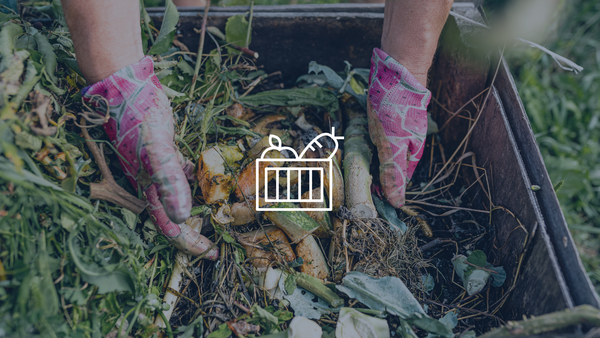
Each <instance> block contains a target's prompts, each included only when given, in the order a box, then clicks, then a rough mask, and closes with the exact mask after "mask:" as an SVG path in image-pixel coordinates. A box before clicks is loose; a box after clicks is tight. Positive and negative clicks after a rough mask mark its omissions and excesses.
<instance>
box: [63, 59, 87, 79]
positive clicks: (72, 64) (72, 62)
mask: <svg viewBox="0 0 600 338" xmlns="http://www.w3.org/2000/svg"><path fill="white" fill-rule="evenodd" d="M58 61H59V62H62V63H64V64H66V65H67V67H69V68H71V70H72V71H74V72H75V73H77V75H79V76H81V77H83V73H82V72H81V70H80V69H79V64H77V60H75V59H73V58H59V59H58Z"/></svg>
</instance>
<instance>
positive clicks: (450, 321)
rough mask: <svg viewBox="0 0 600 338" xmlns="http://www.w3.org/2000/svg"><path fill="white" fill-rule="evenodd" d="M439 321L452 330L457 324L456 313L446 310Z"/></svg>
mask: <svg viewBox="0 0 600 338" xmlns="http://www.w3.org/2000/svg"><path fill="white" fill-rule="evenodd" d="M440 323H442V324H444V325H445V326H446V327H447V328H448V329H449V330H453V329H454V328H455V327H456V325H458V314H457V313H455V312H448V313H446V315H445V316H444V317H442V318H440Z"/></svg>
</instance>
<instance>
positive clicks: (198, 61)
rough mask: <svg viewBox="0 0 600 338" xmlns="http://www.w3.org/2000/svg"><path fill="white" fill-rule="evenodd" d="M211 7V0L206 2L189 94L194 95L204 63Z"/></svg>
mask: <svg viewBox="0 0 600 338" xmlns="http://www.w3.org/2000/svg"><path fill="white" fill-rule="evenodd" d="M209 8H210V1H207V2H206V5H205V6H204V16H203V17H202V30H201V31H200V45H199V46H198V54H197V55H198V57H197V58H196V67H195V68H194V77H193V78H192V87H191V88H190V93H189V96H190V97H192V96H193V95H194V89H195V88H196V80H198V72H199V71H200V65H201V64H202V50H203V49H204V37H205V36H206V20H207V19H208V9H209Z"/></svg>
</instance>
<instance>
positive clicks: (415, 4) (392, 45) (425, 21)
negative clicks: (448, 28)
mask: <svg viewBox="0 0 600 338" xmlns="http://www.w3.org/2000/svg"><path fill="white" fill-rule="evenodd" d="M452 2H453V0H427V1H418V0H386V2H385V14H384V19H383V33H382V36H381V49H382V50H383V51H384V52H386V53H387V54H388V55H390V56H391V57H392V58H394V60H396V61H397V62H398V63H400V64H401V65H403V66H404V67H406V68H407V69H408V70H409V71H410V72H411V73H412V74H413V75H414V76H415V78H416V79H417V80H418V81H419V82H420V83H421V84H422V85H423V86H426V85H427V71H428V70H429V67H431V63H432V61H433V55H434V54H435V50H436V48H437V43H438V38H439V36H440V32H441V31H442V28H443V27H444V24H445V23H446V19H447V17H448V13H449V12H450V8H451V7H452Z"/></svg>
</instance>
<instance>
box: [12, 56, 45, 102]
mask: <svg viewBox="0 0 600 338" xmlns="http://www.w3.org/2000/svg"><path fill="white" fill-rule="evenodd" d="M41 77H42V76H41V75H38V72H37V69H36V66H35V64H34V61H32V60H27V69H26V70H25V79H23V83H21V86H19V90H18V91H17V94H16V95H15V96H13V98H12V99H11V103H12V104H13V106H14V107H18V106H19V105H20V104H21V102H22V101H23V100H24V99H25V98H26V97H27V95H29V93H30V92H31V90H33V87H34V86H35V85H36V84H37V83H38V81H40V78H41Z"/></svg>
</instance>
